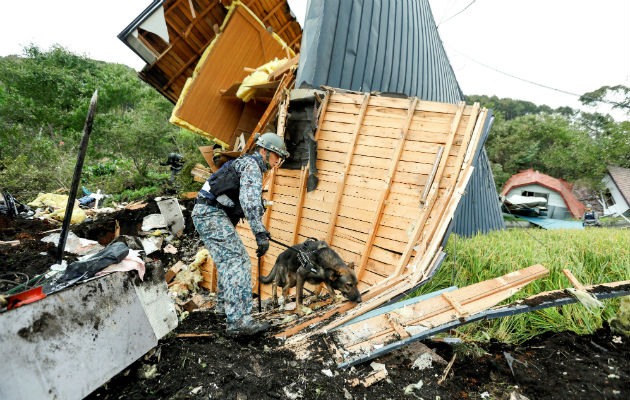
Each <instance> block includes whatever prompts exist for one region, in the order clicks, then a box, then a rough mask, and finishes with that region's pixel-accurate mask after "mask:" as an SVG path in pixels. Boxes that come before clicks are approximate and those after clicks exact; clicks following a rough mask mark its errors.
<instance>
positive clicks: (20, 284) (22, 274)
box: [0, 271, 31, 294]
mask: <svg viewBox="0 0 630 400" xmlns="http://www.w3.org/2000/svg"><path fill="white" fill-rule="evenodd" d="M20 275H21V276H22V277H23V278H24V277H25V278H26V280H25V281H24V282H23V283H20V282H16V281H14V280H11V279H2V278H4V277H7V276H20ZM30 281H31V277H30V276H28V274H26V273H24V272H19V271H13V272H7V273H4V274H1V275H0V282H4V283H7V284H11V285H14V286H13V287H12V288H11V289H9V290H8V291H6V292H3V294H9V293H11V292H13V291H14V290H15V289H17V288H19V287H22V286H24V288H25V289H27V288H28V284H29V283H30Z"/></svg>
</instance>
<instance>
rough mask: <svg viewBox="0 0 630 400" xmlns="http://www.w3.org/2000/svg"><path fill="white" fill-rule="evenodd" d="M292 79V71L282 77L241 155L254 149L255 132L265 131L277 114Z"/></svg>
mask: <svg viewBox="0 0 630 400" xmlns="http://www.w3.org/2000/svg"><path fill="white" fill-rule="evenodd" d="M292 79H293V75H292V74H291V73H288V74H286V75H285V76H284V77H283V78H282V80H281V81H280V84H279V85H278V89H276V93H275V94H274V95H273V97H272V98H271V101H270V102H269V105H268V106H267V109H266V110H265V112H264V113H263V115H262V117H260V120H259V121H258V123H257V124H256V128H254V132H253V133H254V134H252V135H250V137H249V139H247V143H246V144H245V147H244V148H243V151H241V155H242V154H245V153H247V152H248V151H250V150H251V149H252V147H253V145H254V138H255V136H256V135H255V134H256V133H263V132H262V130H263V129H265V127H266V126H267V124H268V123H269V121H271V118H272V117H273V116H274V115H275V114H276V109H277V108H278V103H279V102H280V100H281V98H282V95H283V94H284V89H285V88H288V87H290V84H291V83H292Z"/></svg>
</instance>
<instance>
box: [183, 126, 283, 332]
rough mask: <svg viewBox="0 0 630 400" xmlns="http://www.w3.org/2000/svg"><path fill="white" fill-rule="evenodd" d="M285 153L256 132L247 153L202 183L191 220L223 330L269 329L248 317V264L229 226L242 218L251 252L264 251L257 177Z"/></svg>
mask: <svg viewBox="0 0 630 400" xmlns="http://www.w3.org/2000/svg"><path fill="white" fill-rule="evenodd" d="M288 155H289V153H288V152H287V150H286V147H285V145H284V140H283V139H282V138H281V137H280V136H278V135H276V134H275V133H273V132H267V133H265V134H263V135H261V136H260V137H259V138H258V139H257V141H256V147H255V149H254V152H253V154H251V155H245V156H241V157H239V158H237V159H235V160H232V161H228V162H227V163H225V164H224V165H223V166H222V167H221V168H220V169H219V170H218V171H217V172H215V173H214V174H212V176H211V177H210V178H208V180H207V181H206V182H205V183H204V185H203V187H202V188H201V190H200V191H199V194H198V196H197V202H196V204H195V208H194V209H193V212H192V219H193V223H194V224H195V228H196V229H197V232H199V235H200V236H201V239H202V240H203V242H204V244H205V246H206V248H207V249H208V251H209V252H210V256H211V257H212V259H213V260H214V262H215V263H216V266H217V272H218V274H219V279H218V282H217V289H218V290H217V310H219V312H220V310H222V309H223V310H225V316H226V319H227V334H228V335H230V336H247V335H255V334H257V333H260V332H262V331H264V330H266V329H268V328H269V324H267V323H258V322H255V321H254V320H253V319H252V317H251V315H250V314H251V310H252V284H251V282H252V278H251V263H250V261H249V256H248V254H247V251H246V250H245V246H244V245H243V242H242V241H241V239H240V237H239V236H238V234H237V233H236V229H235V228H234V227H235V226H236V224H237V223H238V221H239V220H240V219H241V218H243V217H245V218H247V221H248V222H249V226H250V227H251V229H252V232H253V233H254V236H255V237H256V244H257V246H258V249H257V250H256V254H257V255H258V256H259V257H262V256H263V255H264V254H265V253H266V252H267V250H268V249H269V237H270V235H269V232H267V229H265V226H264V224H263V223H262V216H263V213H264V211H265V210H264V207H263V204H262V177H263V173H264V172H266V171H267V170H269V169H271V168H273V167H275V166H277V165H278V164H279V163H280V160H281V159H283V158H286V157H287V156H288Z"/></svg>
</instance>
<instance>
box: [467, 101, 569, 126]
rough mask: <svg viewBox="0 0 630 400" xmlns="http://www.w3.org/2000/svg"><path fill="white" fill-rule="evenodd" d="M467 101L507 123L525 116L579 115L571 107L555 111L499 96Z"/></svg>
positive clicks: (545, 106)
mask: <svg viewBox="0 0 630 400" xmlns="http://www.w3.org/2000/svg"><path fill="white" fill-rule="evenodd" d="M466 101H467V102H468V103H475V102H478V103H479V104H480V105H481V106H482V107H486V108H490V109H492V111H493V112H494V114H495V115H498V116H500V117H501V119H503V120H506V121H509V120H511V119H514V118H517V117H523V116H525V115H533V114H542V113H547V114H551V113H557V114H560V115H564V116H567V117H571V116H573V115H576V114H577V111H576V110H573V109H572V108H570V107H559V108H557V109H555V110H553V109H552V108H551V107H549V106H547V105H542V106H537V105H536V104H534V103H532V102H530V101H524V100H514V99H510V98H498V97H497V96H486V95H470V96H466Z"/></svg>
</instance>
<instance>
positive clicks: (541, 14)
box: [0, 0, 630, 111]
mask: <svg viewBox="0 0 630 400" xmlns="http://www.w3.org/2000/svg"><path fill="white" fill-rule="evenodd" d="M345 1H350V0H345ZM3 3H4V4H3V5H2V13H3V15H4V18H3V22H2V24H0V35H1V37H2V38H3V40H2V41H0V56H4V55H9V54H20V53H21V49H22V47H23V46H24V45H26V44H28V43H31V42H32V43H35V44H37V45H39V46H40V47H43V48H48V47H49V46H51V45H52V44H54V43H58V44H61V45H62V46H64V47H66V48H68V49H70V50H72V51H74V52H77V53H81V54H85V55H87V56H89V57H91V58H95V59H98V60H104V61H109V62H118V63H123V64H126V65H129V66H131V67H133V68H135V69H136V70H138V69H141V68H142V66H143V65H144V63H143V61H142V60H141V59H140V58H139V57H137V56H136V55H135V53H133V52H132V51H131V50H129V49H128V48H127V47H126V46H125V45H124V44H123V43H122V42H120V41H119V40H118V39H117V38H116V35H117V34H118V33H119V32H120V31H121V30H123V29H124V28H125V27H126V26H127V25H128V24H129V23H130V22H131V21H132V20H133V19H134V18H135V17H136V16H137V15H138V14H139V13H140V12H141V11H142V10H144V9H145V8H146V7H147V6H148V5H149V4H150V3H151V1H150V0H107V1H102V0H100V1H93V0H62V1H50V0H46V1H44V0H31V1H10V2H3ZM289 4H290V5H291V8H292V9H293V10H294V13H295V14H296V16H297V18H298V20H299V21H300V22H302V21H303V19H304V14H305V10H306V0H289ZM430 4H431V8H432V11H433V15H434V18H435V21H436V23H437V24H438V25H439V33H440V36H441V38H442V41H443V43H444V46H445V49H446V52H447V54H448V56H449V59H450V62H451V64H452V65H453V69H454V70H455V75H456V76H457V79H458V81H459V83H460V86H461V88H462V90H463V91H464V93H465V94H487V95H497V96H499V97H511V98H515V99H522V100H529V101H532V102H534V103H536V104H547V105H549V106H551V107H558V106H564V105H568V106H571V107H578V105H579V103H578V101H577V97H576V96H572V95H568V94H563V93H560V92H558V91H555V90H551V89H547V88H542V87H540V86H537V85H536V84H539V85H544V86H549V87H552V88H554V89H558V90H560V91H566V92H571V93H575V94H578V95H580V94H583V93H585V92H588V91H592V90H595V89H597V88H599V87H601V86H603V85H617V84H623V85H625V86H629V87H630V1H629V0H599V1H592V0H588V1H587V0H476V1H473V0H430ZM462 10H463V11H462ZM460 11H461V13H460ZM458 13H459V14H458ZM506 74H508V75H512V76H514V77H511V76H508V75H506ZM515 77H517V78H515ZM518 78H520V79H518ZM523 80H525V81H530V82H525V81H523ZM531 82H534V83H535V84H534V83H531ZM599 110H600V111H606V108H600V109H599Z"/></svg>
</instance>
